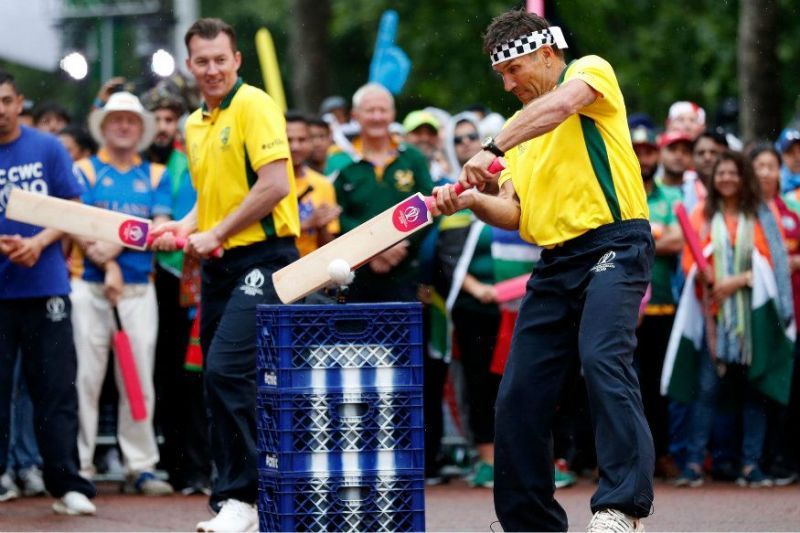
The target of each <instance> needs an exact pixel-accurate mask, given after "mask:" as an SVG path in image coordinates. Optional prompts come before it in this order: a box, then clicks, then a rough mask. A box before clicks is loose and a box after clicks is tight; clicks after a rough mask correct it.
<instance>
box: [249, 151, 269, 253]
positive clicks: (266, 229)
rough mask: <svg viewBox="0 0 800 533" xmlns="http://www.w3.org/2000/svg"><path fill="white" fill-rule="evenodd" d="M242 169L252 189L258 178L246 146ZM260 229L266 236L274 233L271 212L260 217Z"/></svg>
mask: <svg viewBox="0 0 800 533" xmlns="http://www.w3.org/2000/svg"><path fill="white" fill-rule="evenodd" d="M244 171H245V172H246V173H247V187H248V188H249V189H252V188H253V185H255V184H256V181H257V180H258V174H256V172H255V170H253V166H252V165H251V164H250V154H248V153H247V147H246V146H245V148H244ZM261 229H263V230H264V235H266V236H267V238H269V237H273V236H275V235H276V231H275V220H273V218H272V213H270V214H269V215H267V216H265V217H264V218H262V219H261Z"/></svg>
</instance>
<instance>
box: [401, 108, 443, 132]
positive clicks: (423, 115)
mask: <svg viewBox="0 0 800 533" xmlns="http://www.w3.org/2000/svg"><path fill="white" fill-rule="evenodd" d="M425 124H427V125H428V126H430V127H432V128H433V129H435V130H436V131H439V129H440V127H441V126H440V125H439V121H438V120H436V117H434V116H433V114H432V113H429V112H428V111H412V112H411V113H409V114H408V115H407V116H406V119H405V120H404V121H403V128H404V129H405V130H406V132H410V131H414V130H415V129H417V128H419V127H420V126H424V125H425Z"/></svg>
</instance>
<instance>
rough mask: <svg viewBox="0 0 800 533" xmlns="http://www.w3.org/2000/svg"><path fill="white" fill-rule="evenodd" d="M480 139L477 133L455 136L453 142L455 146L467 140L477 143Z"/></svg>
mask: <svg viewBox="0 0 800 533" xmlns="http://www.w3.org/2000/svg"><path fill="white" fill-rule="evenodd" d="M479 138H480V137H479V136H478V134H477V133H468V134H466V135H456V136H455V137H453V142H454V143H456V144H461V143H463V142H465V141H467V140H470V141H477V140H478V139H479Z"/></svg>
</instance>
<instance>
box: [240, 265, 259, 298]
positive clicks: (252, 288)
mask: <svg viewBox="0 0 800 533" xmlns="http://www.w3.org/2000/svg"><path fill="white" fill-rule="evenodd" d="M263 286H264V274H262V273H261V271H260V270H259V269H257V268H255V269H253V270H251V271H250V273H249V274H247V276H245V277H244V285H242V286H241V287H239V290H241V291H242V292H244V293H245V294H246V295H248V296H256V295H258V296H261V295H262V294H264V291H262V290H261V287H263Z"/></svg>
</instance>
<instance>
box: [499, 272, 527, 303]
mask: <svg viewBox="0 0 800 533" xmlns="http://www.w3.org/2000/svg"><path fill="white" fill-rule="evenodd" d="M529 279H531V275H530V274H523V275H521V276H517V277H514V278H510V279H507V280H503V281H500V282H498V283H495V284H494V294H495V298H494V299H495V301H496V302H497V303H499V304H501V303H505V302H510V301H511V300H516V299H518V298H522V297H523V296H525V291H526V290H527V285H528V280H529Z"/></svg>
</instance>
